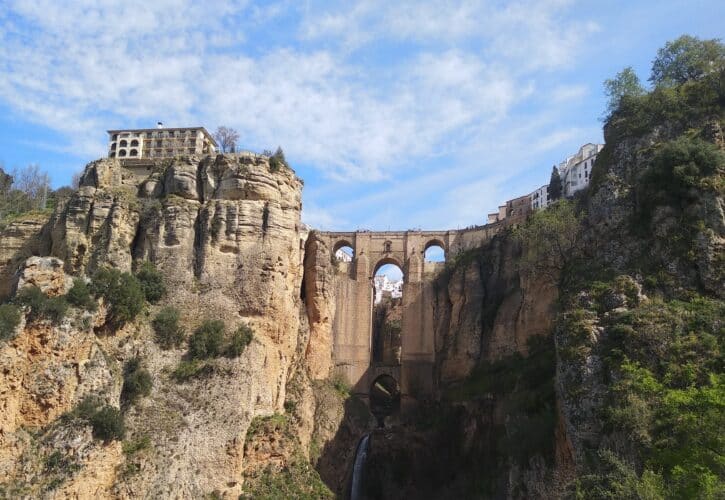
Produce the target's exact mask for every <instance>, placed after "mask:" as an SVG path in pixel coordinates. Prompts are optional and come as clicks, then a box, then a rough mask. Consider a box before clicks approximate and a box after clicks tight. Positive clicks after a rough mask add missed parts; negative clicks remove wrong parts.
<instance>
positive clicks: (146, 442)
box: [122, 435, 151, 456]
mask: <svg viewBox="0 0 725 500" xmlns="http://www.w3.org/2000/svg"><path fill="white" fill-rule="evenodd" d="M150 447H151V439H150V438H149V437H148V436H146V435H143V436H139V437H137V438H136V439H132V440H129V441H124V442H123V445H122V449H123V453H124V455H127V456H130V455H135V454H136V453H138V452H139V451H142V450H147V449H149V448H150Z"/></svg>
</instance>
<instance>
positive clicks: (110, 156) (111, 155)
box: [108, 151, 116, 158]
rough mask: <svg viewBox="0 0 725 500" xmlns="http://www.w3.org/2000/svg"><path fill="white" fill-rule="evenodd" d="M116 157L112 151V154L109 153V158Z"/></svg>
mask: <svg viewBox="0 0 725 500" xmlns="http://www.w3.org/2000/svg"><path fill="white" fill-rule="evenodd" d="M115 156H116V153H114V152H113V151H111V152H110V153H108V157H109V158H113V157H115Z"/></svg>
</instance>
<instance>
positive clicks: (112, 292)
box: [91, 268, 145, 327]
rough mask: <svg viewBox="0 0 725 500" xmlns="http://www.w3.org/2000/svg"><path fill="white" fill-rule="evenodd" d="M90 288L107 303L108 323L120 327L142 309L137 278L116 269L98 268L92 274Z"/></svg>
mask: <svg viewBox="0 0 725 500" xmlns="http://www.w3.org/2000/svg"><path fill="white" fill-rule="evenodd" d="M91 290H92V291H93V293H94V295H96V297H103V298H104V299H105V300H106V303H108V304H109V323H111V324H112V325H114V326H116V327H121V326H123V325H124V324H126V323H127V322H129V321H132V320H133V319H134V318H135V317H136V316H137V315H138V314H139V313H140V312H141V310H142V309H143V305H144V298H145V295H144V292H143V289H142V288H141V283H140V282H139V280H138V279H137V278H136V277H135V276H133V275H132V274H129V273H122V272H121V271H119V270H118V269H108V268H104V269H99V270H98V271H97V272H96V274H94V275H93V280H92V281H91Z"/></svg>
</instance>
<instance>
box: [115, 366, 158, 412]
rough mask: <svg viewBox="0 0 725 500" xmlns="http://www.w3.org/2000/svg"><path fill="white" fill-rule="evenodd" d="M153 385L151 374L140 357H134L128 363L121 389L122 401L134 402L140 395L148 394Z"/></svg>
mask: <svg viewBox="0 0 725 500" xmlns="http://www.w3.org/2000/svg"><path fill="white" fill-rule="evenodd" d="M152 386H153V382H152V380H151V374H150V373H149V372H148V371H147V370H146V369H144V368H143V366H141V360H140V359H139V358H133V359H132V360H130V361H129V362H128V363H126V366H125V368H124V373H123V389H122V390H121V399H122V401H124V402H125V403H133V402H134V401H135V400H136V399H138V398H139V397H142V396H148V395H149V394H150V393H151V387H152Z"/></svg>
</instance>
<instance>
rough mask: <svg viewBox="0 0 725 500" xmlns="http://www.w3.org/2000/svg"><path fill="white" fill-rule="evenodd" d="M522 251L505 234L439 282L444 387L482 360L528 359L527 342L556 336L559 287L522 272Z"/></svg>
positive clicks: (439, 364)
mask: <svg viewBox="0 0 725 500" xmlns="http://www.w3.org/2000/svg"><path fill="white" fill-rule="evenodd" d="M519 255H520V246H519V245H518V244H517V243H516V242H515V241H514V240H513V238H511V236H510V234H508V233H504V234H503V235H501V236H499V237H495V238H494V239H493V240H492V241H491V242H490V243H489V244H488V245H486V246H484V247H482V248H480V249H475V250H471V251H468V252H467V253H466V254H464V255H463V256H462V257H460V258H459V261H458V263H457V264H456V265H455V266H452V267H451V268H449V269H448V270H446V271H445V272H444V273H442V274H441V275H440V276H439V277H438V279H437V281H436V291H437V293H436V302H435V314H434V318H435V321H436V369H437V371H438V375H437V378H438V380H439V382H440V383H441V384H442V385H443V386H445V385H446V384H448V383H451V382H457V381H461V380H462V379H464V378H465V377H467V376H468V375H469V374H470V373H471V370H472V369H473V368H474V367H475V366H477V365H478V364H479V363H480V362H482V361H489V362H491V361H496V360H498V359H500V358H502V357H503V356H506V355H510V354H512V353H515V352H518V353H521V354H523V355H526V354H527V340H528V339H529V338H531V337H533V336H536V335H549V334H551V332H552V328H553V324H554V319H555V311H554V305H555V302H556V299H557V297H558V292H557V288H556V286H555V285H554V284H552V283H551V281H550V280H548V279H546V278H544V277H534V276H530V275H526V274H523V273H520V272H519V271H518V265H517V258H518V256H519Z"/></svg>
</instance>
